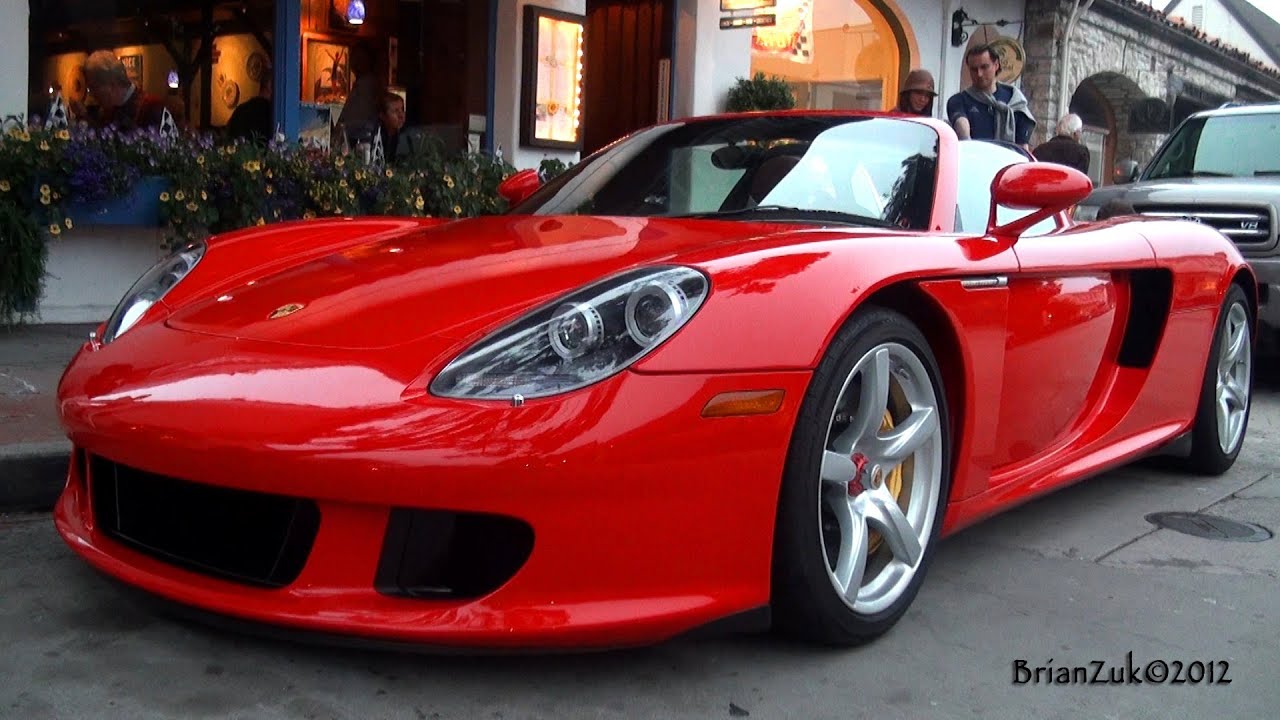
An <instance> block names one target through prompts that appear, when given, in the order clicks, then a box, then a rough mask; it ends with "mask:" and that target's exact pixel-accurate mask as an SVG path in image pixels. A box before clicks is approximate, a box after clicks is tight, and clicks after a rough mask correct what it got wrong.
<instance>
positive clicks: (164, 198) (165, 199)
mask: <svg viewBox="0 0 1280 720" xmlns="http://www.w3.org/2000/svg"><path fill="white" fill-rule="evenodd" d="M160 202H169V193H168V191H166V192H162V193H160Z"/></svg>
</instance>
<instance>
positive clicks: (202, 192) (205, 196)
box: [200, 190, 209, 200]
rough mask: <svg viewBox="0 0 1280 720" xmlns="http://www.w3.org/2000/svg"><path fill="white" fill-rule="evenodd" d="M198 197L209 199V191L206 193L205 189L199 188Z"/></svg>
mask: <svg viewBox="0 0 1280 720" xmlns="http://www.w3.org/2000/svg"><path fill="white" fill-rule="evenodd" d="M200 199H201V200H208V199H209V193H207V192H205V191H203V190H201V191H200Z"/></svg>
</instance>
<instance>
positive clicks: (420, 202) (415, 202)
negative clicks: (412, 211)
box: [413, 195, 426, 210]
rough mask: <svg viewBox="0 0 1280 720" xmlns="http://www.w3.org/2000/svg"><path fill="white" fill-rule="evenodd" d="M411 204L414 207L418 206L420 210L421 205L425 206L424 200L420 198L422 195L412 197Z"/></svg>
mask: <svg viewBox="0 0 1280 720" xmlns="http://www.w3.org/2000/svg"><path fill="white" fill-rule="evenodd" d="M413 206H414V207H416V208H418V209H419V210H421V209H422V208H423V207H425V206H426V203H425V202H423V200H422V196H421V195H419V196H418V197H416V198H414V200H413Z"/></svg>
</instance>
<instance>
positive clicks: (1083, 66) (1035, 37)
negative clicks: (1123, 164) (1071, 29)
mask: <svg viewBox="0 0 1280 720" xmlns="http://www.w3.org/2000/svg"><path fill="white" fill-rule="evenodd" d="M1073 1H1074V0H1027V11H1026V13H1027V14H1026V18H1027V22H1026V35H1025V40H1024V44H1025V47H1026V50H1027V64H1026V68H1025V70H1024V73H1023V78H1022V85H1023V91H1024V92H1025V93H1026V94H1027V98H1028V100H1029V101H1030V103H1031V108H1032V112H1033V113H1035V115H1036V117H1037V118H1039V119H1040V123H1039V126H1038V127H1037V132H1036V136H1035V137H1034V138H1033V142H1040V141H1042V140H1043V139H1045V138H1047V137H1048V136H1049V135H1051V134H1052V132H1053V125H1054V122H1055V121H1056V119H1057V118H1058V117H1060V116H1061V115H1062V114H1064V113H1065V112H1066V109H1065V108H1061V107H1059V101H1058V85H1059V82H1060V77H1061V76H1060V74H1059V73H1061V72H1066V74H1067V99H1068V102H1069V100H1070V97H1071V95H1072V93H1074V92H1075V91H1076V90H1077V89H1078V88H1079V87H1080V85H1081V83H1084V82H1086V81H1089V82H1091V83H1093V84H1094V87H1095V88H1096V89H1097V90H1098V91H1099V93H1100V95H1101V96H1103V97H1104V98H1105V99H1106V102H1107V103H1109V104H1110V106H1111V107H1110V111H1111V114H1112V115H1113V117H1114V119H1115V124H1114V127H1113V128H1112V132H1113V136H1114V140H1113V142H1114V144H1115V158H1116V159H1117V160H1120V159H1125V158H1132V159H1135V160H1138V161H1139V162H1145V161H1146V160H1148V159H1150V157H1151V155H1152V154H1153V153H1154V152H1155V150H1156V149H1157V148H1158V147H1159V144H1160V142H1161V141H1162V140H1163V139H1164V136H1165V134H1164V133H1158V132H1141V133H1137V132H1130V129H1129V115H1130V111H1131V109H1132V108H1133V106H1134V104H1135V103H1137V102H1139V101H1142V100H1145V99H1148V98H1156V99H1158V100H1161V101H1163V102H1164V103H1166V105H1169V104H1170V103H1171V102H1172V101H1173V100H1174V98H1175V97H1176V96H1177V95H1178V94H1179V87H1182V88H1184V90H1183V92H1187V91H1190V90H1195V91H1196V92H1198V93H1201V94H1202V95H1204V96H1206V97H1213V96H1217V97H1221V98H1225V99H1234V98H1237V97H1240V96H1245V97H1250V98H1259V97H1261V98H1272V99H1276V98H1280V76H1277V75H1276V74H1274V73H1267V72H1264V71H1261V70H1259V69H1257V68H1255V67H1251V66H1249V65H1248V64H1246V63H1244V62H1242V61H1240V60H1239V59H1238V58H1236V57H1232V56H1231V55H1229V54H1228V53H1225V52H1223V51H1222V50H1221V49H1219V48H1215V47H1211V46H1210V45H1208V44H1206V43H1204V42H1203V41H1201V40H1199V39H1197V38H1195V37H1192V36H1191V35H1189V34H1188V33H1187V32H1185V31H1184V30H1182V29H1180V28H1178V27H1176V26H1173V25H1171V24H1170V23H1169V22H1168V21H1167V19H1165V18H1164V17H1163V16H1160V15H1158V14H1154V13H1153V11H1151V10H1150V8H1149V7H1145V6H1141V5H1138V4H1136V0H1095V2H1094V3H1093V6H1092V8H1091V9H1090V11H1089V12H1088V13H1086V14H1084V15H1083V16H1082V17H1081V18H1080V20H1079V21H1078V22H1077V25H1076V29H1075V34H1074V35H1075V37H1074V41H1073V43H1072V48H1071V57H1070V62H1068V63H1067V66H1066V67H1065V68H1063V67H1061V63H1060V62H1058V60H1059V53H1060V51H1061V43H1062V38H1063V35H1064V34H1065V31H1066V25H1067V20H1068V17H1069V15H1070V11H1071V5H1072V2H1073Z"/></svg>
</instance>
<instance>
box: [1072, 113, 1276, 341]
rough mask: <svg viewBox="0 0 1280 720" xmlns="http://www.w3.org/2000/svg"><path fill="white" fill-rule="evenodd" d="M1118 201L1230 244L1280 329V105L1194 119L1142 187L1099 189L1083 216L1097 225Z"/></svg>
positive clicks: (1269, 321) (1159, 156)
mask: <svg viewBox="0 0 1280 720" xmlns="http://www.w3.org/2000/svg"><path fill="white" fill-rule="evenodd" d="M1116 199H1119V200H1124V201H1127V202H1128V203H1129V204H1131V205H1133V209H1134V210H1136V211H1137V212H1139V213H1142V214H1143V215H1153V216H1158V217H1185V218H1188V219H1192V220H1197V221H1199V222H1201V223H1204V224H1205V225H1210V226H1212V227H1214V228H1217V229H1218V231H1219V232H1221V233H1222V234H1223V235H1225V236H1227V237H1228V238H1230V239H1231V240H1232V241H1233V242H1235V244H1236V247H1238V248H1239V249H1240V253H1241V254H1242V255H1244V256H1245V258H1246V259H1248V260H1249V264H1250V265H1252V266H1253V269H1254V272H1255V273H1256V274H1257V276H1258V284H1259V294H1260V296H1261V300H1262V307H1261V308H1260V310H1261V311H1260V313H1259V319H1260V320H1261V321H1262V322H1263V323H1264V324H1266V325H1267V326H1269V327H1270V328H1271V329H1272V330H1280V247H1277V244H1276V243H1277V240H1276V229H1277V225H1278V224H1280V222H1278V221H1280V218H1278V216H1277V213H1278V212H1280V103H1271V104H1265V105H1246V106H1240V107H1224V108H1219V109H1217V110H1207V111H1205V112H1200V113H1196V114H1195V115H1192V116H1191V117H1189V118H1187V119H1186V120H1185V121H1184V122H1183V123H1182V124H1181V125H1179V126H1178V129H1177V130H1175V131H1174V132H1173V134H1172V135H1170V136H1169V138H1168V139H1167V140H1165V142H1164V144H1163V145H1161V146H1160V150H1159V152H1157V153H1156V156H1155V158H1154V159H1153V160H1152V161H1151V163H1150V164H1148V165H1147V167H1146V169H1145V170H1144V171H1143V172H1142V173H1141V175H1139V176H1138V177H1137V179H1136V182H1134V183H1132V184H1129V185H1113V186H1109V187H1103V188H1099V189H1097V190H1095V191H1094V192H1093V194H1092V195H1090V196H1089V197H1088V198H1087V199H1086V200H1085V201H1084V202H1083V203H1081V204H1080V205H1079V206H1078V207H1077V208H1076V212H1075V217H1076V219H1077V220H1092V219H1094V218H1095V217H1097V214H1098V208H1100V207H1101V206H1102V205H1104V204H1106V203H1107V202H1109V201H1111V200H1116ZM1273 335H1274V333H1273Z"/></svg>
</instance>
